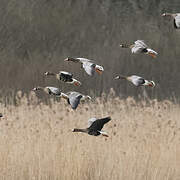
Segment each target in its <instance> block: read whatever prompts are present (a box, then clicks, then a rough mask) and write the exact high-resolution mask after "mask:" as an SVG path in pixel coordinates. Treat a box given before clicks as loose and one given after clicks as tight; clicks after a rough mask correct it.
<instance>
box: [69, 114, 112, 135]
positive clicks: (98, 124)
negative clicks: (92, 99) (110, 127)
mask: <svg viewBox="0 0 180 180" xmlns="http://www.w3.org/2000/svg"><path fill="white" fill-rule="evenodd" d="M110 120H111V117H105V118H102V119H97V118H91V119H89V120H88V128H86V129H77V128H75V129H73V130H72V132H83V133H87V134H89V135H92V136H99V135H100V134H102V135H103V136H106V137H108V134H107V133H106V132H104V131H101V129H102V128H103V126H104V124H106V123H108V122H109V121H110Z"/></svg>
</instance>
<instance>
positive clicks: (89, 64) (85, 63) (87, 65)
mask: <svg viewBox="0 0 180 180" xmlns="http://www.w3.org/2000/svg"><path fill="white" fill-rule="evenodd" d="M64 61H72V62H75V63H81V67H82V68H84V70H85V71H86V73H87V74H88V75H90V76H93V75H94V73H95V72H97V73H98V74H102V72H103V71H104V68H103V67H102V66H100V65H97V64H95V63H94V62H93V60H90V59H86V58H72V57H68V58H66V59H65V60H64Z"/></svg>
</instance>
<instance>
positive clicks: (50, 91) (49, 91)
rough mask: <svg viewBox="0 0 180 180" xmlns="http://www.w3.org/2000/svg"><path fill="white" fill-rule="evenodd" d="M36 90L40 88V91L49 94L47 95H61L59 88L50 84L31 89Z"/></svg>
mask: <svg viewBox="0 0 180 180" xmlns="http://www.w3.org/2000/svg"><path fill="white" fill-rule="evenodd" d="M38 90H41V91H44V92H45V93H47V94H49V95H54V96H60V95H61V90H60V89H59V88H56V87H50V86H47V87H40V86H38V87H35V88H34V89H33V91H38Z"/></svg>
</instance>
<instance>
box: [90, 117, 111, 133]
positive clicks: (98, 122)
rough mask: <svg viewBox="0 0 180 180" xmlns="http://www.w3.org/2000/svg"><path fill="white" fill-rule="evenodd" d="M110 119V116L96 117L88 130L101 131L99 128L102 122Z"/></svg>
mask: <svg viewBox="0 0 180 180" xmlns="http://www.w3.org/2000/svg"><path fill="white" fill-rule="evenodd" d="M110 120H111V117H106V118H102V119H97V120H96V121H94V122H93V123H92V124H91V126H90V127H89V129H90V130H94V131H101V129H102V128H103V126H104V124H106V123H108V122H109V121H110Z"/></svg>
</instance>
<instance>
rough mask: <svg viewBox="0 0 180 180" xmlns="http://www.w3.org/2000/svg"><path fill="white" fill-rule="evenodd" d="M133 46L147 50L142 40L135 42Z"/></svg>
mask: <svg viewBox="0 0 180 180" xmlns="http://www.w3.org/2000/svg"><path fill="white" fill-rule="evenodd" d="M134 44H135V46H139V47H141V48H147V47H148V46H147V45H146V44H145V42H144V40H137V41H135V42H134Z"/></svg>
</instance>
